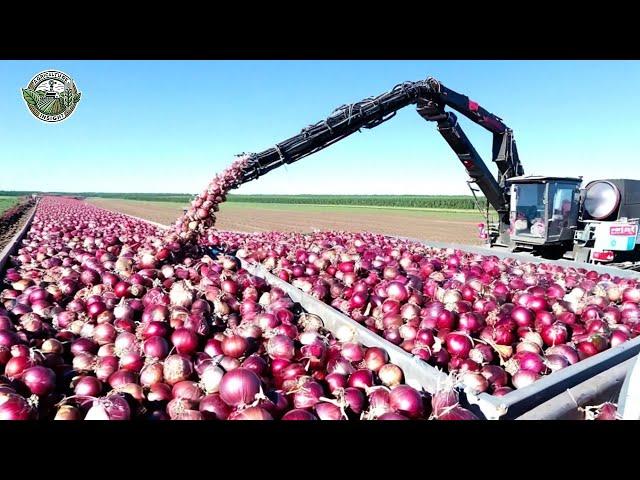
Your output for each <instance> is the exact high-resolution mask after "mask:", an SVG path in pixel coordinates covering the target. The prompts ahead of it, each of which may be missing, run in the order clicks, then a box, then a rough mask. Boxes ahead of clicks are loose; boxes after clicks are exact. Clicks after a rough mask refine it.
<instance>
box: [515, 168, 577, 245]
mask: <svg viewBox="0 0 640 480" xmlns="http://www.w3.org/2000/svg"><path fill="white" fill-rule="evenodd" d="M581 183H582V179H581V178H576V177H543V176H521V177H512V178H510V179H509V180H507V184H508V186H509V192H510V206H509V237H510V239H511V243H512V244H513V246H514V247H525V248H535V247H540V246H549V245H562V244H565V243H568V242H572V241H573V237H574V234H575V231H576V228H577V225H578V214H579V211H578V207H579V204H580V201H579V200H580V184H581Z"/></svg>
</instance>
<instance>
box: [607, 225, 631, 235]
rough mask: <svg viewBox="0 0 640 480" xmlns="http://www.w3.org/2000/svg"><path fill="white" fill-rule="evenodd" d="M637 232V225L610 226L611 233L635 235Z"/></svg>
mask: <svg viewBox="0 0 640 480" xmlns="http://www.w3.org/2000/svg"><path fill="white" fill-rule="evenodd" d="M637 233H638V226H637V225H616V226H611V227H609V235H622V236H631V235H634V236H635V235H636V234H637Z"/></svg>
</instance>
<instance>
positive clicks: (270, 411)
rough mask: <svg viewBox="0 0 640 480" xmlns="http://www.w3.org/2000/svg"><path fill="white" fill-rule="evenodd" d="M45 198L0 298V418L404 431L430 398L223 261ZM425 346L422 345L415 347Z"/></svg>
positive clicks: (140, 225) (376, 357)
mask: <svg viewBox="0 0 640 480" xmlns="http://www.w3.org/2000/svg"><path fill="white" fill-rule="evenodd" d="M163 234H164V232H162V231H159V230H158V229H156V228H155V227H152V226H150V225H148V224H146V223H144V222H141V221H138V220H135V219H132V218H130V217H126V216H123V215H119V214H115V213H112V212H108V211H105V210H102V209H99V208H96V207H92V206H90V205H87V204H85V203H83V202H80V201H77V200H74V199H69V198H62V197H46V198H44V199H43V200H42V201H41V203H40V204H39V206H38V209H37V215H36V218H35V220H34V222H33V225H32V227H31V229H30V231H29V233H28V235H27V237H26V239H25V240H23V243H22V246H21V248H20V249H19V251H18V252H17V255H16V256H15V257H14V258H12V260H11V265H10V268H8V270H7V271H6V274H5V275H4V277H3V278H2V280H3V289H2V290H0V302H1V303H0V374H1V375H0V418H1V419H13V420H23V419H41V420H52V419H56V420H82V419H85V420H128V419H138V418H140V419H148V420H166V419H172V420H222V419H228V420H271V419H282V420H347V419H354V420H355V419H376V420H386V419H389V420H413V419H427V418H429V417H430V416H431V397H430V395H428V394H427V393H425V392H421V391H418V390H416V389H414V388H412V387H411V386H409V385H407V384H406V383H405V379H404V374H403V372H402V369H400V368H399V367H398V366H397V365H394V364H393V363H391V362H390V360H389V356H388V354H387V352H386V351H385V350H384V349H381V348H377V347H371V348H367V347H365V346H363V345H361V344H359V343H357V342H354V341H353V338H350V337H349V336H348V335H342V334H341V335H339V338H336V337H334V336H333V335H331V334H330V333H329V332H328V331H326V330H325V329H324V328H323V323H322V319H320V318H319V317H316V316H315V315H311V314H308V313H305V312H304V311H302V310H301V308H300V307H299V305H296V304H294V302H293V301H292V300H291V299H290V298H289V297H288V296H287V295H286V294H285V293H284V292H283V291H282V290H281V289H279V288H272V287H270V286H269V285H268V284H267V283H266V282H265V281H264V280H262V279H260V278H257V277H254V276H251V275H250V274H249V273H248V272H247V271H245V270H243V269H240V268H239V267H238V265H237V263H236V262H235V261H234V260H233V259H232V258H229V257H227V256H219V257H218V258H216V259H212V258H210V257H209V256H207V255H205V254H203V252H199V254H198V255H197V256H196V255H195V252H197V248H191V249H184V248H182V246H181V245H175V244H172V243H171V242H169V243H166V241H165V239H164V238H163ZM421 338H423V337H421Z"/></svg>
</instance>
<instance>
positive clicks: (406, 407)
mask: <svg viewBox="0 0 640 480" xmlns="http://www.w3.org/2000/svg"><path fill="white" fill-rule="evenodd" d="M389 405H390V407H391V408H392V409H393V410H394V411H396V412H398V413H400V414H402V415H406V416H407V417H409V418H418V417H420V416H422V414H423V412H424V406H423V403H422V396H421V395H420V393H419V392H418V391H417V390H416V389H414V388H412V387H410V386H409V385H398V386H396V387H394V388H393V389H392V390H391V393H390V394H389Z"/></svg>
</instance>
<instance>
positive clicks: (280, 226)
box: [88, 198, 480, 244]
mask: <svg viewBox="0 0 640 480" xmlns="http://www.w3.org/2000/svg"><path fill="white" fill-rule="evenodd" d="M88 201H89V202H90V203H93V204H94V205H97V206H99V207H102V208H106V209H110V210H115V211H119V212H122V213H126V214H129V215H134V216H137V217H141V218H145V219H148V220H152V221H155V222H159V223H162V224H165V225H168V224H171V223H173V222H174V221H175V220H176V218H177V217H178V216H179V215H180V214H181V213H182V208H183V205H181V204H177V203H171V202H144V201H136V200H118V199H103V198H92V199H89V200H88ZM479 221H480V216H479V215H478V214H476V213H474V212H469V213H466V212H465V213H458V212H446V211H444V212H433V211H419V210H402V209H384V208H358V207H318V206H307V205H277V204H245V203H224V204H222V205H221V206H220V212H218V218H217V220H216V226H217V227H218V228H220V229H221V230H236V231H243V232H257V231H271V230H279V231H297V232H309V231H312V230H314V229H317V230H342V231H354V232H357V231H369V232H376V233H382V234H386V235H398V236H406V237H414V238H419V239H424V240H432V241H439V242H454V243H464V244H479V243H480V241H479V240H478V230H477V224H478V222H479Z"/></svg>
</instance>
